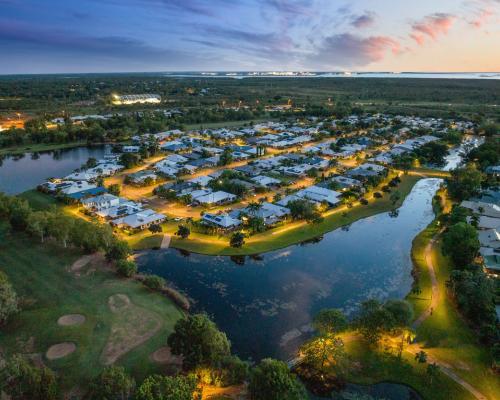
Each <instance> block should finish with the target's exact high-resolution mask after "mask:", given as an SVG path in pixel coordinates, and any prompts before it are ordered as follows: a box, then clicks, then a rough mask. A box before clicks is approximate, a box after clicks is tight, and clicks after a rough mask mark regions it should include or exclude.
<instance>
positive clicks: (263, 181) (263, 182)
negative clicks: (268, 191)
mask: <svg viewBox="0 0 500 400" xmlns="http://www.w3.org/2000/svg"><path fill="white" fill-rule="evenodd" d="M251 179H252V181H253V182H255V183H256V184H257V185H260V186H274V185H279V184H280V183H281V181H280V180H279V179H275V178H271V177H270V176H265V175H257V176H254V177H253V178H251Z"/></svg>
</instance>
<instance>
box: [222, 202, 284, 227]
mask: <svg viewBox="0 0 500 400" xmlns="http://www.w3.org/2000/svg"><path fill="white" fill-rule="evenodd" d="M241 214H247V215H249V216H253V217H258V218H262V219H263V220H264V223H265V224H266V225H270V224H274V223H276V222H278V221H280V220H282V219H283V218H285V217H287V216H288V215H290V210H289V209H288V208H286V207H282V206H279V205H277V204H272V203H267V202H265V203H262V204H260V207H259V208H258V209H256V210H252V209H250V208H248V207H247V208H243V209H238V210H234V211H232V212H231V214H230V215H231V216H232V217H236V216H240V215H241Z"/></svg>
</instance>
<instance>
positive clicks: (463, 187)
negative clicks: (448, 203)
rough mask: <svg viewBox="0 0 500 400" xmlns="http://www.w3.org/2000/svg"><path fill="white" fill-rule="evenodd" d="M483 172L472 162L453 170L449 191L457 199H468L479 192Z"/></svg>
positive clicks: (449, 180) (449, 181)
mask: <svg viewBox="0 0 500 400" xmlns="http://www.w3.org/2000/svg"><path fill="white" fill-rule="evenodd" d="M481 181H482V174H481V172H480V171H478V170H477V169H476V167H475V166H474V165H472V164H468V165H467V166H466V167H463V168H457V169H454V170H453V171H451V177H450V178H449V179H448V181H447V182H448V191H449V193H450V195H451V197H453V198H455V199H457V200H466V199H468V198H470V197H472V196H474V195H477V194H478V193H479V189H480V188H481Z"/></svg>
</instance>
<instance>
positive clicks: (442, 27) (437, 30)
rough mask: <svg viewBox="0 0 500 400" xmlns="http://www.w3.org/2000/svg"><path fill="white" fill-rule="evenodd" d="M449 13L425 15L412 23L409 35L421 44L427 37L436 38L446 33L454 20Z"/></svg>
mask: <svg viewBox="0 0 500 400" xmlns="http://www.w3.org/2000/svg"><path fill="white" fill-rule="evenodd" d="M456 19H457V18H456V17H455V16H453V15H451V14H445V13H436V14H431V15H428V16H426V17H425V18H424V19H422V20H421V21H419V22H415V23H414V24H413V25H412V31H411V33H410V37H411V38H412V39H413V40H415V42H417V44H418V45H420V46H423V45H424V44H425V42H426V41H427V39H432V40H437V38H438V37H439V36H441V35H446V34H447V33H448V31H449V30H450V28H451V27H452V26H453V24H454V23H455V21H456Z"/></svg>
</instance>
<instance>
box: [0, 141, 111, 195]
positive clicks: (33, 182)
mask: <svg viewBox="0 0 500 400" xmlns="http://www.w3.org/2000/svg"><path fill="white" fill-rule="evenodd" d="M105 152H106V146H93V147H75V148H72V149H63V150H55V151H49V152H42V153H26V154H24V155H16V156H6V157H2V158H0V192H4V193H7V194H19V193H22V192H24V191H26V190H30V189H33V188H35V187H36V186H37V185H39V184H40V183H43V182H45V181H46V180H47V178H51V177H57V178H59V177H63V176H66V175H68V174H70V173H71V172H73V171H74V170H75V169H77V168H80V167H81V166H82V164H84V163H85V162H86V161H87V160H88V159H89V157H94V158H96V159H99V158H102V157H103V156H104V153H105Z"/></svg>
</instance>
